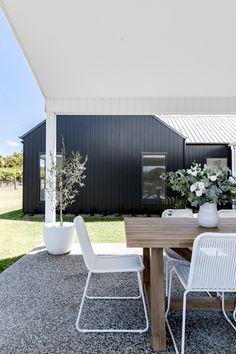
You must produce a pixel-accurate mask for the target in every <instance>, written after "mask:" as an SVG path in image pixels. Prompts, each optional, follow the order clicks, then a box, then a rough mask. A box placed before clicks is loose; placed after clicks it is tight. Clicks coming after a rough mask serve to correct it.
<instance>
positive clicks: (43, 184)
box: [39, 155, 62, 202]
mask: <svg viewBox="0 0 236 354" xmlns="http://www.w3.org/2000/svg"><path fill="white" fill-rule="evenodd" d="M61 158H62V157H61V155H57V164H60V163H61ZM39 170H40V183H39V185H40V192H39V198H40V199H39V200H40V201H41V202H44V201H45V187H46V180H45V178H46V156H45V155H40V159H39Z"/></svg>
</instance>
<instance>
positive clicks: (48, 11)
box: [0, 0, 236, 114]
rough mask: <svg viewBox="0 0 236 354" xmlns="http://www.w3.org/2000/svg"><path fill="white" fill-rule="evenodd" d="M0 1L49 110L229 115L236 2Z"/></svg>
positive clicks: (234, 106) (234, 101) (233, 106)
mask: <svg viewBox="0 0 236 354" xmlns="http://www.w3.org/2000/svg"><path fill="white" fill-rule="evenodd" d="M0 3H2V7H3V10H4V12H5V14H6V17H7V19H8V21H9V23H10V26H11V27H12V29H13V31H14V33H15V34H16V37H17V39H18V42H19V43H20V45H21V47H22V49H23V52H24V54H25V55H26V57H27V60H28V62H29V64H30V66H31V68H32V70H33V72H34V74H35V77H36V79H37V81H38V83H39V86H40V88H41V90H42V92H43V94H44V96H45V98H47V102H48V105H49V106H50V107H51V108H50V109H52V110H54V109H55V107H57V109H59V107H62V108H61V110H62V111H65V110H67V111H68V113H70V112H71V111H73V107H76V105H79V104H80V101H78V100H82V101H81V102H82V105H84V106H86V105H87V104H89V105H90V101H89V100H90V99H94V98H96V99H97V100H98V101H97V102H98V105H100V106H101V105H103V104H104V102H105V105H107V101H104V99H105V100H107V99H110V100H112V99H114V100H115V101H114V102H115V104H114V105H118V106H119V104H120V107H121V106H122V107H123V109H121V110H120V111H121V113H123V111H125V104H127V107H128V108H127V111H129V110H130V111H132V112H133V111H134V109H133V108H132V104H134V105H135V107H136V105H137V106H138V105H141V107H144V106H145V105H146V106H147V107H149V110H150V113H156V114H158V113H163V111H167V113H171V112H173V113H178V112H183V113H187V112H189V113H192V112H197V113H204V112H206V113H207V112H214V113H217V112H219V113H223V111H225V112H226V113H229V112H232V113H233V112H236V70H235V63H236V46H235V38H236V21H235V13H236V1H235V0H225V1H222V0H208V1H205V0H198V1H195V0H178V1H176V0H146V1H141V0H93V1H92V0H87V1H85V0H83V1H82V0H69V1H68V0H50V1H49V0H34V1H32V0H0ZM126 99H129V100H132V102H135V103H132V102H131V101H127V102H128V103H127V102H126V101H124V100H126ZM99 100H100V101H99ZM185 100H186V102H187V108H186V109H184V107H185ZM125 102H126V103H125ZM130 102H131V103H130ZM142 102H144V103H142ZM163 102H164V103H163ZM192 102H193V104H192ZM217 102H220V103H218V105H219V107H217ZM93 103H94V102H93ZM197 103H198V106H196V104H197ZM215 104H216V106H215ZM168 105H169V107H170V109H169V110H168V109H167V108H168ZM109 107H110V108H109ZM109 107H107V106H106V107H105V110H104V111H107V113H109V111H110V109H111V110H112V111H114V107H113V105H111V106H109ZM141 107H140V109H141ZM158 107H160V111H159V110H158ZM214 107H215V108H214ZM76 109H77V108H76ZM90 110H91V112H90V113H92V112H93V113H96V112H98V110H99V109H98V107H97V106H96V102H95V103H94V108H91V106H90ZM85 111H86V108H85ZM118 111H119V108H117V112H114V113H119V112H118ZM186 111H187V112H186ZM132 112H131V113H132ZM140 113H142V112H140Z"/></svg>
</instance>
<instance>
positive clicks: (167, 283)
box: [165, 260, 171, 296]
mask: <svg viewBox="0 0 236 354" xmlns="http://www.w3.org/2000/svg"><path fill="white" fill-rule="evenodd" d="M170 262H171V260H168V261H166V264H165V271H166V274H165V275H166V296H168V293H169V291H168V285H169V263H170Z"/></svg>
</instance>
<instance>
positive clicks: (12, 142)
mask: <svg viewBox="0 0 236 354" xmlns="http://www.w3.org/2000/svg"><path fill="white" fill-rule="evenodd" d="M7 144H8V145H10V146H20V144H19V143H17V142H16V141H11V140H9V139H8V140H7Z"/></svg>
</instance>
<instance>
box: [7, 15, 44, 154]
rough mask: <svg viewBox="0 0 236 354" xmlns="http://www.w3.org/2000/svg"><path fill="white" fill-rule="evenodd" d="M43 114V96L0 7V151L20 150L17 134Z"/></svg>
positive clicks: (40, 119) (26, 128)
mask: <svg viewBox="0 0 236 354" xmlns="http://www.w3.org/2000/svg"><path fill="white" fill-rule="evenodd" d="M44 117H45V115H44V98H43V96H42V94H41V91H40V89H39V87H38V85H37V83H36V81H35V79H34V76H33V74H32V72H31V70H30V68H29V66H28V64H27V62H26V60H25V58H24V56H23V54H22V52H21V50H20V48H19V46H18V44H17V42H16V40H15V38H14V35H13V34H12V32H11V30H10V28H9V26H8V23H7V21H6V19H5V17H4V15H3V13H2V11H1V10H0V155H3V156H6V155H10V154H12V153H13V152H15V151H21V150H22V144H21V141H20V139H19V136H20V135H22V134H24V133H25V132H26V131H27V130H29V129H31V128H33V127H34V126H35V125H36V124H37V123H39V122H41V121H42V120H43V119H44ZM17 144H19V145H17Z"/></svg>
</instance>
